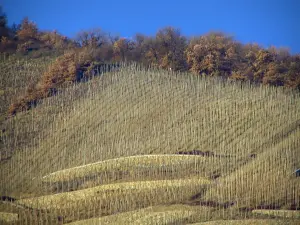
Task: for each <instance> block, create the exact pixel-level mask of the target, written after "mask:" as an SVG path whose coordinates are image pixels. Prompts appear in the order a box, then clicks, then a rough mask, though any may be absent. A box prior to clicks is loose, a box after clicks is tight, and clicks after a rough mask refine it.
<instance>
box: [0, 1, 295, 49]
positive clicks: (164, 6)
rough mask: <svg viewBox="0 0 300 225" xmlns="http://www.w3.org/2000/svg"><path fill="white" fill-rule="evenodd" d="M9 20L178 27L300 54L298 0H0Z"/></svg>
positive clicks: (66, 27) (114, 27)
mask: <svg viewBox="0 0 300 225" xmlns="http://www.w3.org/2000/svg"><path fill="white" fill-rule="evenodd" d="M0 4H1V5H2V6H3V9H4V11H5V13H6V14H7V16H8V21H9V24H12V23H13V22H16V23H19V22H20V21H21V19H22V18H23V17H25V16H28V17H29V19H31V20H33V21H34V22H36V23H37V24H38V27H39V28H40V29H41V30H54V29H56V30H57V31H58V32H60V33H61V34H64V35H67V36H69V37H74V35H75V34H76V33H77V32H78V31H80V30H83V29H89V28H95V27H100V28H102V29H103V30H104V31H110V32H112V33H117V34H119V35H121V36H122V37H131V36H133V35H134V34H135V33H137V32H139V33H143V34H147V35H154V34H155V33H156V31H157V30H158V29H159V28H162V27H164V26H168V25H170V26H174V27H176V28H180V29H181V31H182V33H183V34H184V35H186V36H192V35H201V34H204V33H207V32H209V31H223V32H226V33H228V34H230V35H233V36H234V37H235V39H236V40H239V41H241V42H242V43H249V42H255V43H258V44H260V45H262V46H264V47H269V46H270V45H274V46H276V47H288V48H290V50H291V53H300V0H240V1H237V0H219V1H218V0H182V1H176V0H173V1H172V0H147V1H137V0H126V1H124V0H110V1H107V0H106V1H104V0H98V1H97V0H26V1H25V0H0Z"/></svg>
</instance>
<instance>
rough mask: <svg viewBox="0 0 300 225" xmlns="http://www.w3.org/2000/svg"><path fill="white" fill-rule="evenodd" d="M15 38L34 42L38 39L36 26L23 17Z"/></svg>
mask: <svg viewBox="0 0 300 225" xmlns="http://www.w3.org/2000/svg"><path fill="white" fill-rule="evenodd" d="M17 37H18V38H19V40H21V41H28V40H34V39H37V38H38V28H37V25H36V24H35V23H34V22H32V21H29V19H28V17H25V18H24V19H23V20H22V22H21V28H20V30H18V31H17Z"/></svg>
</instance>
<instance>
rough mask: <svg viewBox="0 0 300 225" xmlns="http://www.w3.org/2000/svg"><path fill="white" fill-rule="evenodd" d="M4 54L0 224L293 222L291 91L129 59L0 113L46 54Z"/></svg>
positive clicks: (298, 145) (297, 113)
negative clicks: (15, 58)
mask: <svg viewBox="0 0 300 225" xmlns="http://www.w3.org/2000/svg"><path fill="white" fill-rule="evenodd" d="M7 60H8V59H2V61H1V66H0V68H1V70H3V71H4V70H5V71H7V72H6V74H7V78H6V79H7V81H6V83H5V84H2V85H1V90H0V93H2V92H3V93H4V94H3V95H2V94H1V95H0V97H1V102H2V103H3V104H2V107H1V116H2V117H1V130H2V131H1V132H2V133H1V142H2V143H0V146H1V149H0V150H1V161H0V182H1V183H0V195H1V198H2V201H0V224H2V223H3V224H28V225H29V224H70V225H71V224H73V225H81V224H87V225H92V224H128V225H129V224H299V223H300V211H299V210H300V178H299V177H297V176H296V175H295V173H294V171H295V170H296V169H298V168H299V167H300V151H299V149H300V110H299V109H300V97H299V93H297V92H296V91H295V92H294V91H291V90H287V89H286V88H284V87H274V86H263V85H261V84H257V85H255V84H250V83H248V82H240V81H233V80H227V79H222V78H216V77H214V78H213V77H203V76H195V75H192V74H189V73H179V72H173V71H163V70H160V69H145V68H142V67H139V66H137V65H135V64H130V65H126V66H123V67H121V68H120V69H119V70H116V71H112V72H107V73H101V74H97V75H96V76H95V77H93V78H92V79H90V80H89V81H86V82H81V83H74V84H72V85H69V86H68V87H66V88H62V89H59V90H58V93H57V94H56V95H54V96H51V97H49V98H45V99H42V100H41V101H39V102H38V104H37V106H36V107H34V108H32V109H31V110H28V111H25V112H21V113H17V114H16V115H15V116H13V117H9V118H4V116H3V115H4V112H5V110H4V109H5V107H7V106H8V105H9V101H10V100H12V99H13V96H14V94H16V92H18V91H19V92H22V91H25V86H26V85H25V84H27V83H28V82H29V78H30V79H32V80H34V79H36V78H37V77H38V74H39V73H41V71H43V70H44V68H45V67H46V65H47V63H49V62H50V61H51V60H50V59H45V60H44V61H42V62H40V61H34V60H33V61H32V62H30V63H29V64H28V62H27V64H26V61H24V62H23V61H22V62H21V61H20V62H19V65H18V66H16V67H11V66H9V65H12V64H11V62H7ZM14 65H16V64H14ZM22 71H28V72H22ZM29 71H32V72H31V73H30V72H29ZM8 84H9V85H8ZM5 96H6V97H5ZM4 106H5V107H4Z"/></svg>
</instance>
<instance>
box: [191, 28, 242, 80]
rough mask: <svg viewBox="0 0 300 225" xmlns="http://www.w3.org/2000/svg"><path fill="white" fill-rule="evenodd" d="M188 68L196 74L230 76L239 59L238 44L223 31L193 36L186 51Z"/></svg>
mask: <svg viewBox="0 0 300 225" xmlns="http://www.w3.org/2000/svg"><path fill="white" fill-rule="evenodd" d="M185 55H186V60H187V63H188V67H189V70H190V71H192V72H194V73H196V74H203V73H204V74H207V75H211V76H214V75H218V76H226V77H228V76H230V75H231V71H232V69H233V65H234V62H236V61H238V59H239V57H240V56H239V45H238V44H236V43H235V42H234V41H233V39H232V38H231V37H229V36H226V35H225V34H223V33H219V32H212V33H208V34H207V35H204V36H201V37H196V38H193V39H192V40H191V41H190V43H189V45H188V47H187V49H186V51H185Z"/></svg>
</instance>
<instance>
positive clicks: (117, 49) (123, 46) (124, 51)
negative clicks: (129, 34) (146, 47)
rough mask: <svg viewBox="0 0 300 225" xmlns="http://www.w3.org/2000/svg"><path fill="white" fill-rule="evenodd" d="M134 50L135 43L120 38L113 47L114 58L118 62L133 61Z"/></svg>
mask: <svg viewBox="0 0 300 225" xmlns="http://www.w3.org/2000/svg"><path fill="white" fill-rule="evenodd" d="M133 49H134V43H133V42H131V41H130V40H128V39H126V38H120V39H119V40H118V41H116V42H115V43H114V45H113V50H114V58H115V60H117V61H125V60H130V59H131V50H133Z"/></svg>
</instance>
